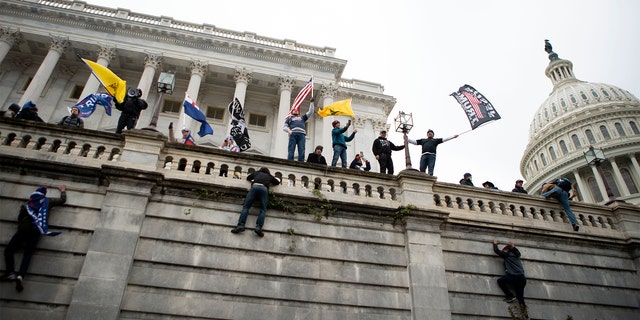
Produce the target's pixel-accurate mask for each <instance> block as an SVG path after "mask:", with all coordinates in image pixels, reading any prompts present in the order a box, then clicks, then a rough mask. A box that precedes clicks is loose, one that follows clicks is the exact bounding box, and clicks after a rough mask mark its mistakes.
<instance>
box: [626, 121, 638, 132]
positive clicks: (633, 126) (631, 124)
mask: <svg viewBox="0 0 640 320" xmlns="http://www.w3.org/2000/svg"><path fill="white" fill-rule="evenodd" d="M629 126H630V127H631V131H633V134H640V131H639V130H638V126H637V125H636V123H635V122H633V121H629Z"/></svg>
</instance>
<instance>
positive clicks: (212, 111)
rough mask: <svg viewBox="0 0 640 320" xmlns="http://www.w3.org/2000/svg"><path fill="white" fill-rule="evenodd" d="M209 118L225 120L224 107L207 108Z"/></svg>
mask: <svg viewBox="0 0 640 320" xmlns="http://www.w3.org/2000/svg"><path fill="white" fill-rule="evenodd" d="M207 118H208V119H215V120H223V119H224V109H223V108H216V107H208V108H207Z"/></svg>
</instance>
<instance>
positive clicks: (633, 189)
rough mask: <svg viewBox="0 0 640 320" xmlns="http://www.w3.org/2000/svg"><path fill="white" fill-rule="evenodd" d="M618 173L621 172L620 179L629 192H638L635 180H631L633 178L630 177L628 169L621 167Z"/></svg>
mask: <svg viewBox="0 0 640 320" xmlns="http://www.w3.org/2000/svg"><path fill="white" fill-rule="evenodd" d="M620 174H622V179H623V180H624V183H625V184H626V185H627V189H629V192H630V193H632V194H633V193H638V187H636V184H635V182H633V178H631V174H630V173H629V170H627V169H625V168H622V169H620Z"/></svg>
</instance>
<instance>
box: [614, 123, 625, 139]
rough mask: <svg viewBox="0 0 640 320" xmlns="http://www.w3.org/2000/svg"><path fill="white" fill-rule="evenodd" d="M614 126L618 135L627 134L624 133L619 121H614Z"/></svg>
mask: <svg viewBox="0 0 640 320" xmlns="http://www.w3.org/2000/svg"><path fill="white" fill-rule="evenodd" d="M615 126H616V131H618V135H619V136H621V137H624V136H626V135H627V134H626V133H624V128H622V124H620V122H616V124H615Z"/></svg>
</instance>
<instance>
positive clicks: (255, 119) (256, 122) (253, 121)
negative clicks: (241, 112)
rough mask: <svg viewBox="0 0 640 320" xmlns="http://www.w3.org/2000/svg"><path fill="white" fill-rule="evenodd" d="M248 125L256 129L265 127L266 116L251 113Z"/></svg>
mask: <svg viewBox="0 0 640 320" xmlns="http://www.w3.org/2000/svg"><path fill="white" fill-rule="evenodd" d="M249 124H250V125H253V126H258V127H266V125H267V116H263V115H259V114H253V113H252V114H250V115H249Z"/></svg>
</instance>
